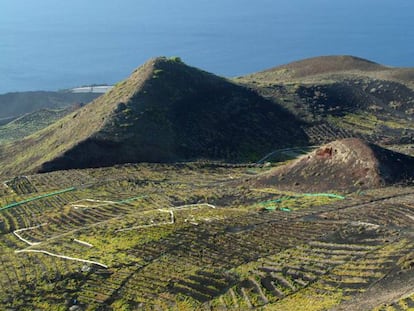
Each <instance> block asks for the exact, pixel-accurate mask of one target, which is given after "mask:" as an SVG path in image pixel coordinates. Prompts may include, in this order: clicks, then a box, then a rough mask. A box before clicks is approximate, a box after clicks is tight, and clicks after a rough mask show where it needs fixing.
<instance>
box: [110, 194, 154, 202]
mask: <svg viewBox="0 0 414 311" xmlns="http://www.w3.org/2000/svg"><path fill="white" fill-rule="evenodd" d="M146 197H147V196H146V195H140V196H137V197H132V198H128V199H125V200H120V201H116V203H129V202H133V201H136V200H139V199H142V198H146Z"/></svg>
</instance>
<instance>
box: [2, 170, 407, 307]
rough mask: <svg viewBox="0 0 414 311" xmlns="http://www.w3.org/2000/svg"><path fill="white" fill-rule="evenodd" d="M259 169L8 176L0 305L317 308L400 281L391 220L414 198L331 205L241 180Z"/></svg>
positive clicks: (395, 195)
mask: <svg viewBox="0 0 414 311" xmlns="http://www.w3.org/2000/svg"><path fill="white" fill-rule="evenodd" d="M263 171H266V168H265V167H259V166H257V167H255V170H254V172H253V171H252V167H249V166H248V165H234V164H224V163H222V164H220V163H213V162H197V163H185V164H184V163H183V164H174V165H167V164H139V165H131V164H130V165H123V166H117V167H108V168H100V169H84V170H69V171H60V172H54V173H46V174H37V175H30V176H24V177H19V178H14V179H11V180H9V181H8V182H7V186H6V185H5V184H3V185H2V186H1V187H0V190H1V192H2V197H1V199H2V202H3V203H2V204H3V206H4V205H5V204H10V203H12V202H17V203H14V206H13V208H8V209H2V210H0V248H1V250H2V252H1V254H0V260H1V264H2V270H1V271H0V284H2V286H3V288H4V289H5V290H3V291H2V292H1V293H0V300H1V301H2V304H3V306H4V307H5V308H17V309H20V310H33V309H36V308H46V309H50V310H54V309H53V308H55V310H64V309H67V308H68V307H70V306H72V305H75V304H77V305H78V306H79V307H80V308H82V309H83V310H98V309H102V308H112V309H114V310H134V309H137V308H142V309H144V310H146V309H148V310H149V309H154V308H161V309H164V310H168V309H170V310H176V309H182V310H194V309H200V310H204V309H211V308H212V309H213V310H222V309H230V310H231V309H246V308H250V307H253V308H255V307H256V308H261V309H263V310H274V309H276V310H278V309H283V310H294V309H295V307H296V308H299V310H301V309H303V310H305V309H310V310H326V309H329V308H331V307H334V306H336V305H341V304H343V303H351V302H352V299H353V297H357V295H360V294H364V292H365V290H366V289H367V288H369V287H370V286H372V285H373V284H375V283H376V282H378V281H379V280H382V279H383V277H384V276H385V275H389V274H390V273H391V274H393V273H402V274H405V273H408V271H409V270H407V267H408V266H410V262H411V257H410V256H411V254H412V253H413V252H414V244H413V243H411V242H410V238H409V237H408V236H407V235H410V234H411V229H410V228H411V219H410V218H409V217H406V218H401V216H400V215H401V212H402V211H404V213H408V214H407V215H410V217H411V215H412V217H414V211H412V209H411V207H409V206H410V205H409V204H408V205H407V204H406V203H404V202H409V200H410V198H411V197H412V192H413V190H412V188H400V189H397V188H385V189H382V190H381V191H377V192H375V191H367V192H366V193H365V194H363V195H361V194H359V195H358V194H350V195H348V196H347V198H346V199H345V200H341V198H342V197H340V196H338V197H337V196H335V195H333V194H323V195H318V194H314V195H302V194H300V193H295V192H283V191H280V190H278V189H277V188H271V187H269V186H267V187H259V186H257V185H255V186H254V187H252V186H250V184H249V183H248V182H246V179H250V178H256V175H260V174H262V172H263ZM255 174H256V175H255ZM56 189H68V190H69V189H70V190H71V191H56ZM42 194H48V195H42ZM390 195H391V196H392V201H391V199H389V198H390ZM286 198H289V199H287V200H286ZM33 199H35V200H33ZM262 202H267V203H266V204H268V203H269V202H272V204H278V205H277V206H278V207H283V208H289V210H290V212H289V213H286V212H284V211H283V210H278V209H276V210H275V211H271V212H269V211H266V210H263V204H262ZM12 204H13V203H12ZM269 204H270V203H269ZM279 204H280V205H279ZM396 227H399V228H404V231H400V234H399V235H396V234H395V232H396V231H395V228H396ZM105 267H107V268H105ZM374 307H375V306H373V307H372V308H374Z"/></svg>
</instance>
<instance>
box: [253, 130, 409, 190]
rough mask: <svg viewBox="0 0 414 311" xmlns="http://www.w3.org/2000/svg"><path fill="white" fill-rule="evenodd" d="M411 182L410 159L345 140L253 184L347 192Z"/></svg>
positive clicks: (303, 157)
mask: <svg viewBox="0 0 414 311" xmlns="http://www.w3.org/2000/svg"><path fill="white" fill-rule="evenodd" d="M413 178H414V158H413V157H409V156H407V155H404V154H400V153H397V152H393V151H391V150H387V149H384V148H382V147H379V146H377V145H374V144H369V143H365V142H364V141H362V140H360V139H356V138H347V139H343V140H338V141H334V142H331V143H329V144H327V145H324V146H322V147H320V148H318V149H317V150H315V151H313V152H311V153H309V154H307V155H304V156H302V157H300V158H299V159H297V160H295V161H293V162H291V163H289V164H286V165H284V166H280V167H278V168H275V169H274V170H272V171H270V172H267V173H265V174H264V175H262V176H260V177H258V178H257V179H256V180H255V182H254V183H256V184H260V185H261V186H271V187H276V188H278V189H285V190H295V191H306V192H322V191H332V190H336V191H345V192H349V191H353V190H360V189H367V188H379V187H382V186H385V185H391V184H396V183H406V182H409V181H412V180H413Z"/></svg>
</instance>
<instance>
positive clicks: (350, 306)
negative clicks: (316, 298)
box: [331, 270, 414, 311]
mask: <svg viewBox="0 0 414 311" xmlns="http://www.w3.org/2000/svg"><path fill="white" fill-rule="evenodd" d="M412 293H414V270H408V271H405V272H403V273H400V274H399V273H398V272H396V273H393V274H391V275H389V276H387V277H385V278H383V279H382V280H381V281H379V282H378V283H376V284H375V285H374V286H372V287H370V288H369V289H368V290H367V291H366V292H364V293H362V294H360V295H358V296H356V297H354V298H353V299H351V300H349V301H346V302H344V303H342V304H340V305H339V306H337V307H335V308H333V309H331V310H332V311H349V310H353V311H366V310H372V309H373V308H375V307H378V306H380V305H382V304H387V305H389V304H391V303H392V302H394V301H398V300H400V299H402V298H404V297H406V296H409V295H410V294H412Z"/></svg>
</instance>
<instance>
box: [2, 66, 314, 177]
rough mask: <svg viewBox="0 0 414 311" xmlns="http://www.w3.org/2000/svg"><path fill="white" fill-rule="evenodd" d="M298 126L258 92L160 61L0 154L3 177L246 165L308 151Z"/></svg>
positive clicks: (140, 69)
mask: <svg viewBox="0 0 414 311" xmlns="http://www.w3.org/2000/svg"><path fill="white" fill-rule="evenodd" d="M298 125H300V122H299V123H298V121H297V119H296V118H295V117H294V116H293V115H292V114H291V113H289V112H288V111H286V110H285V109H284V108H282V107H281V106H279V105H276V104H274V103H273V102H271V101H269V100H266V99H264V98H263V97H261V96H259V95H258V94H257V93H256V92H254V91H251V90H249V89H248V88H246V87H243V86H239V85H237V84H235V83H232V82H231V81H229V80H226V79H224V78H221V77H217V76H215V75H213V74H210V73H207V72H204V71H202V70H199V69H197V68H193V67H190V66H187V65H185V64H184V63H183V62H181V60H180V59H177V58H175V59H167V58H156V59H152V60H150V61H148V62H147V63H145V64H144V65H143V66H141V67H140V68H138V69H137V70H135V71H134V72H133V73H132V75H131V76H130V77H129V78H128V79H127V80H125V81H123V82H120V83H118V84H117V85H116V86H115V87H114V88H113V89H112V90H111V91H110V92H108V93H107V94H105V95H103V96H102V97H100V98H98V99H96V100H95V101H93V102H92V103H90V104H88V105H87V106H85V107H83V108H81V109H80V110H78V111H76V112H74V113H72V114H70V115H68V116H67V117H65V118H63V119H61V120H60V121H58V122H56V123H55V124H53V125H51V126H49V127H47V128H45V129H43V130H41V131H39V132H37V133H35V134H33V135H31V136H29V137H27V138H25V139H24V140H22V141H20V142H19V143H16V144H13V145H9V146H5V147H4V148H2V150H1V154H0V161H1V162H2V164H3V165H2V173H3V174H11V173H12V174H13V173H21V172H27V171H51V170H58V169H66V168H82V167H99V166H110V165H114V164H117V163H127V162H164V161H169V162H171V161H180V160H188V159H196V158H211V159H226V160H230V161H242V160H243V161H246V160H252V159H257V158H259V157H260V156H262V155H263V154H266V153H267V152H269V151H271V150H273V149H274V148H275V147H276V148H277V147H288V146H296V145H303V144H306V143H307V140H306V135H305V133H304V132H303V131H302V130H301V128H300V126H298Z"/></svg>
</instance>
